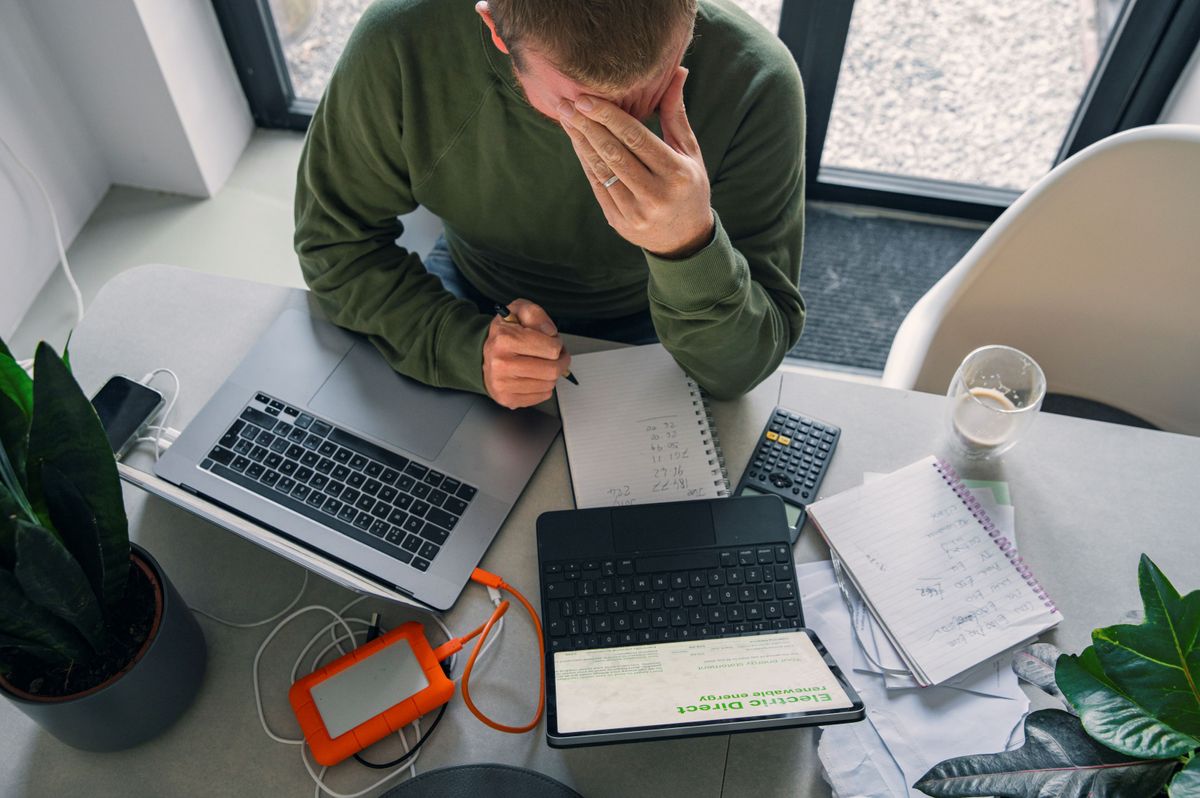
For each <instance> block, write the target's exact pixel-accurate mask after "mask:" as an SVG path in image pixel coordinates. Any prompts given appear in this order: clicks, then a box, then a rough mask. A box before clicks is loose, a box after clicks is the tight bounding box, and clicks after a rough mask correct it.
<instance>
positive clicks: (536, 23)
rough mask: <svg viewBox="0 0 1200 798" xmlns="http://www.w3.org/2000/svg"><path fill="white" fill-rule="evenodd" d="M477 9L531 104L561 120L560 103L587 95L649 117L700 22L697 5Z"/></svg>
mask: <svg viewBox="0 0 1200 798" xmlns="http://www.w3.org/2000/svg"><path fill="white" fill-rule="evenodd" d="M475 8H476V10H477V11H478V12H479V15H480V16H481V17H483V20H484V22H486V23H487V26H488V28H489V29H490V30H491V32H492V41H493V42H494V43H495V45H496V47H498V48H499V49H500V50H501V51H502V52H505V53H508V54H509V55H510V56H511V57H512V61H513V71H514V72H515V73H516V76H517V80H518V81H519V82H520V84H521V87H522V89H524V91H525V95H526V97H527V98H528V99H529V102H530V103H531V104H532V105H533V107H534V108H536V109H537V110H538V111H540V112H541V113H543V114H545V115H546V116H549V117H551V118H553V119H557V118H558V112H557V110H556V108H557V107H558V105H559V103H561V102H562V101H563V100H566V101H568V102H574V101H575V99H576V98H577V97H578V96H579V95H581V94H593V95H596V96H599V97H603V98H605V99H608V100H611V101H612V102H614V103H616V104H617V105H619V106H621V107H622V108H623V109H624V110H625V111H626V112H628V113H629V114H630V115H632V116H633V117H634V118H637V119H644V118H645V117H647V116H649V115H650V114H651V113H652V112H653V111H654V110H655V109H656V108H657V107H658V104H659V102H661V100H662V96H663V94H664V93H665V92H666V90H667V86H669V85H670V83H671V78H672V77H673V76H674V70H675V67H677V66H678V65H679V62H680V60H681V59H682V58H683V53H684V51H685V50H686V49H687V46H688V44H689V42H690V41H691V36H692V27H693V25H694V24H695V19H696V0H486V2H485V1H483V0H481V2H479V3H477V4H476V6H475Z"/></svg>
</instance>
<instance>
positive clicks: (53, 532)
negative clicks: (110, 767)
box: [0, 341, 207, 751]
mask: <svg viewBox="0 0 1200 798" xmlns="http://www.w3.org/2000/svg"><path fill="white" fill-rule="evenodd" d="M33 373H34V377H33V378H30V377H29V376H28V375H27V374H26V373H25V371H24V370H23V369H22V368H21V367H20V365H18V364H17V362H16V361H15V360H14V359H13V357H12V354H11V353H10V352H9V350H8V348H7V347H6V346H5V345H4V343H3V342H2V341H0V693H3V694H4V695H5V696H6V697H7V698H8V699H9V700H10V701H12V702H13V703H14V704H16V706H17V707H18V708H19V709H21V711H22V712H24V713H25V714H26V715H28V716H29V717H31V718H33V719H34V720H35V721H37V722H38V723H39V724H40V725H41V726H42V727H43V728H44V729H46V730H47V731H48V732H50V733H51V734H53V735H54V736H55V737H57V738H59V739H60V740H62V741H63V742H65V743H67V744H69V745H72V746H75V747H76V748H82V749H85V750H90V751H113V750H118V749H121V748H127V747H129V746H132V745H136V744H137V743H140V742H142V741H143V740H146V739H149V738H150V737H153V736H154V735H156V734H158V733H159V732H161V731H162V730H164V729H165V728H166V727H167V726H169V725H170V724H171V723H172V722H173V721H174V720H175V719H176V718H177V717H178V716H179V715H180V714H182V712H183V711H184V710H185V709H186V708H187V707H188V705H189V704H190V703H191V701H192V699H193V698H194V697H195V695H196V693H197V691H198V690H199V687H200V683H201V681H202V679H203V676H204V668H205V660H206V654H207V652H206V648H205V643H204V636H203V634H202V633H201V631H200V627H199V625H198V624H197V623H196V620H195V619H194V618H193V617H192V615H191V613H190V612H189V611H188V609H187V606H186V605H185V604H184V603H183V601H182V599H180V597H179V594H178V593H177V592H176V591H175V588H174V587H173V586H172V585H171V583H170V582H169V581H168V580H167V578H166V575H165V574H164V573H163V571H162V569H161V568H160V567H159V565H158V563H157V562H155V560H154V558H153V557H151V556H150V555H149V554H148V553H147V552H146V551H145V550H144V549H142V548H140V547H138V546H137V545H134V544H131V543H130V541H129V528H128V523H127V520H126V517H125V507H124V503H123V500H122V496H121V485H120V481H119V478H118V476H117V467H116V461H115V460H114V458H113V453H112V450H111V449H110V448H109V444H108V439H107V437H106V435H105V432H104V429H103V427H102V426H101V424H100V419H99V418H98V417H97V416H96V413H95V411H94V410H93V409H92V405H91V403H90V402H89V401H88V399H87V397H86V396H84V394H83V391H82V390H81V389H80V388H79V385H78V384H76V382H75V379H74V378H73V377H72V376H71V372H70V364H69V362H68V361H67V360H66V359H65V358H60V357H59V356H58V355H57V354H56V353H55V352H54V350H53V349H51V347H50V346H48V345H47V344H45V343H42V344H39V345H38V348H37V354H36V357H35V358H34V372H33Z"/></svg>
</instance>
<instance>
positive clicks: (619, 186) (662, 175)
mask: <svg viewBox="0 0 1200 798" xmlns="http://www.w3.org/2000/svg"><path fill="white" fill-rule="evenodd" d="M685 80H687V69H685V68H684V67H679V68H678V69H677V70H676V72H675V77H674V79H673V80H672V81H671V84H670V86H669V87H668V88H667V92H666V94H664V95H663V99H662V103H661V104H660V105H659V109H658V110H659V119H660V120H661V121H662V131H663V138H662V139H660V138H658V137H657V136H655V135H654V133H652V132H651V131H650V129H649V128H647V127H646V126H645V125H643V124H642V123H641V122H639V121H638V120H636V119H634V118H633V117H632V116H630V115H629V114H627V113H625V112H624V111H622V110H621V108H620V107H618V106H617V105H615V104H613V103H611V102H609V101H608V100H604V99H601V98H599V97H593V96H591V95H581V96H580V97H579V98H578V99H577V100H576V101H575V103H574V105H572V104H571V103H569V102H566V101H563V103H562V104H561V105H560V106H559V108H558V112H559V118H560V121H561V123H562V127H563V130H565V131H566V132H567V135H568V136H570V137H571V143H572V144H573V145H574V147H575V154H576V155H577V156H578V157H579V162H580V164H582V165H583V171H584V172H585V173H586V174H587V176H588V180H589V181H590V182H591V186H592V191H593V192H594V193H595V195H596V200H597V201H598V202H599V203H600V207H601V208H602V209H603V210H604V218H605V219H607V220H608V223H609V224H610V225H612V227H613V229H614V230H616V231H617V233H619V234H620V235H621V237H622V238H624V239H625V240H626V241H629V242H630V243H631V244H636V245H637V246H639V247H642V248H643V249H645V250H646V251H648V252H651V253H653V254H655V255H658V256H660V257H664V258H684V257H688V256H690V255H694V254H695V253H696V252H698V251H700V250H701V249H703V248H704V247H705V246H707V245H708V243H709V242H710V241H711V240H712V235H713V212H712V207H711V204H710V201H711V200H710V189H709V185H708V173H707V172H706V171H705V169H704V159H703V157H702V156H701V154H700V144H699V142H697V141H696V135H695V133H693V132H692V126H691V124H690V123H689V122H688V118H687V112H686V111H685V110H684V107H683V84H684V81H685ZM613 176H616V177H617V178H619V180H618V181H616V182H613V183H611V184H610V185H607V186H606V185H605V183H606V182H608V181H609V179H610V178H612V177H613Z"/></svg>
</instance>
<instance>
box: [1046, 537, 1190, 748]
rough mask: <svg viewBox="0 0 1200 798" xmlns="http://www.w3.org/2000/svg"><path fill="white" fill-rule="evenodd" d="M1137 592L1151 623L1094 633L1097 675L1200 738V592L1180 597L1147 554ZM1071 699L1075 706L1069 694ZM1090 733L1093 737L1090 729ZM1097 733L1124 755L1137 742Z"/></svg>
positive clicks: (1155, 715)
mask: <svg viewBox="0 0 1200 798" xmlns="http://www.w3.org/2000/svg"><path fill="white" fill-rule="evenodd" d="M1138 587H1139V590H1140V592H1141V595H1142V603H1143V604H1144V605H1145V615H1146V620H1145V621H1144V622H1143V623H1141V624H1136V625H1133V624H1121V625H1117V626H1109V627H1105V628H1102V629H1097V630H1095V631H1094V632H1092V643H1093V647H1094V649H1095V656H1096V665H1097V666H1098V667H1097V668H1096V669H1095V672H1102V673H1103V674H1104V677H1105V679H1106V680H1107V681H1108V683H1109V684H1111V685H1112V686H1113V688H1114V689H1116V690H1117V691H1119V692H1120V694H1121V695H1122V696H1124V697H1125V698H1127V699H1128V700H1129V701H1130V702H1132V703H1133V704H1135V705H1137V706H1138V707H1140V708H1141V709H1142V710H1144V712H1145V713H1146V714H1147V715H1149V716H1150V717H1152V718H1154V719H1155V720H1157V721H1159V722H1160V723H1162V724H1165V725H1166V726H1168V727H1170V728H1171V729H1173V730H1174V731H1175V732H1178V733H1180V734H1183V735H1187V736H1188V737H1191V738H1194V739H1200V685H1198V684H1197V682H1198V680H1200V647H1198V640H1197V638H1198V637H1200V591H1193V592H1192V593H1190V594H1188V595H1187V596H1182V597H1181V596H1180V595H1179V593H1178V591H1176V590H1175V588H1174V586H1173V585H1172V584H1171V583H1170V581H1168V580H1167V577H1166V576H1165V575H1164V574H1163V572H1162V571H1160V570H1159V569H1158V567H1157V566H1156V565H1155V564H1154V563H1153V562H1151V561H1150V558H1149V557H1146V556H1145V555H1143V556H1142V559H1141V562H1140V564H1139V566H1138ZM1063 690H1064V692H1066V687H1065V686H1064V687H1063ZM1068 699H1070V700H1071V703H1072V704H1074V703H1075V700H1074V698H1073V697H1072V696H1071V695H1070V694H1069V693H1068ZM1088 731H1089V732H1093V729H1092V727H1091V726H1090V725H1089V726H1088ZM1110 731H1111V730H1110ZM1093 733H1094V734H1096V735H1097V739H1098V740H1100V741H1101V742H1103V743H1105V744H1107V745H1112V746H1113V747H1117V748H1119V749H1120V750H1125V749H1126V748H1133V747H1134V746H1135V745H1136V742H1137V741H1136V740H1122V739H1120V738H1114V737H1111V736H1100V735H1103V734H1104V732H1103V731H1102V730H1100V729H1097V730H1096V731H1094V732H1093Z"/></svg>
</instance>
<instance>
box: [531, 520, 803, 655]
mask: <svg viewBox="0 0 1200 798" xmlns="http://www.w3.org/2000/svg"><path fill="white" fill-rule="evenodd" d="M541 581H542V599H543V602H542V607H543V610H544V618H545V623H546V635H547V641H548V642H547V645H548V647H549V650H550V651H569V650H573V649H588V648H606V647H609V646H624V645H634V644H638V643H659V642H671V641H676V640H692V639H696V638H703V637H733V636H737V635H744V634H762V633H765V632H774V631H777V630H779V629H794V628H799V627H801V626H803V618H802V615H801V612H800V601H799V593H798V590H797V587H796V576H795V569H794V568H793V567H792V550H791V547H790V546H786V545H782V544H779V545H775V546H760V547H754V548H740V549H739V548H724V549H712V550H706V549H701V550H689V551H687V552H682V553H678V554H666V555H654V556H640V557H630V558H616V559H605V560H599V559H597V560H561V561H557V562H546V563H543V564H542V575H541Z"/></svg>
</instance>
